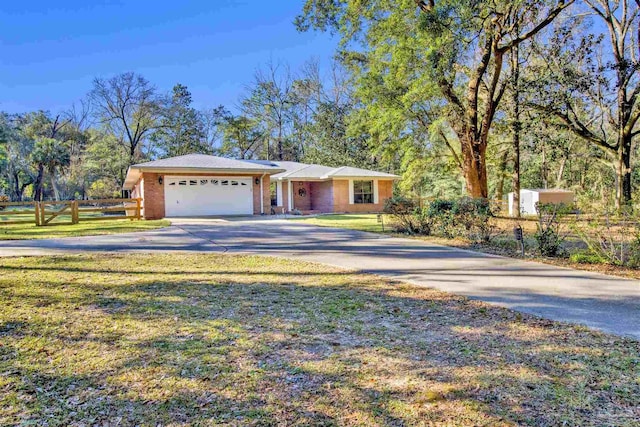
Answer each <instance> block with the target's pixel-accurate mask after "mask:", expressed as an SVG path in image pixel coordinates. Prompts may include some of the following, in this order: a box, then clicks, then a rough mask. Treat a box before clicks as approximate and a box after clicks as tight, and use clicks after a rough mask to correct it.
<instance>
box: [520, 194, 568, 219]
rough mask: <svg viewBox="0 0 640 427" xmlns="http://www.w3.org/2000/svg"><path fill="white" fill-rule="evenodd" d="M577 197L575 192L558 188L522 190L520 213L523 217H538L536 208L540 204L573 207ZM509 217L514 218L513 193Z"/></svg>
mask: <svg viewBox="0 0 640 427" xmlns="http://www.w3.org/2000/svg"><path fill="white" fill-rule="evenodd" d="M574 198H575V195H574V193H573V191H569V190H560V189H557V188H549V189H546V188H536V189H524V188H523V189H521V190H520V213H521V214H522V215H536V214H537V211H536V206H537V204H538V203H540V204H551V203H555V204H565V205H573V203H574ZM509 216H514V203H513V193H509Z"/></svg>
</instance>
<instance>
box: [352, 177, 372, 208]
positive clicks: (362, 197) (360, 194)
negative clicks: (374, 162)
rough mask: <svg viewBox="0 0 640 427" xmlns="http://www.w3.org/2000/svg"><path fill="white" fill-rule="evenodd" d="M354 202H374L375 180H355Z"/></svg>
mask: <svg viewBox="0 0 640 427" xmlns="http://www.w3.org/2000/svg"><path fill="white" fill-rule="evenodd" d="M353 203H358V204H364V203H373V181H353Z"/></svg>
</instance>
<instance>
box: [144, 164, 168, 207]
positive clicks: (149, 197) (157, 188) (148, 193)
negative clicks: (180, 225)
mask: <svg viewBox="0 0 640 427" xmlns="http://www.w3.org/2000/svg"><path fill="white" fill-rule="evenodd" d="M159 177H160V174H157V173H148V172H145V173H143V174H142V180H143V181H144V184H143V185H144V199H143V202H142V203H143V204H144V218H145V219H160V218H164V182H163V183H162V184H159V183H158V178H159Z"/></svg>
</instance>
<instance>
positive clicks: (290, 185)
mask: <svg viewBox="0 0 640 427" xmlns="http://www.w3.org/2000/svg"><path fill="white" fill-rule="evenodd" d="M397 179H399V177H398V176H396V175H392V174H388V173H383V172H376V171H371V170H366V169H358V168H352V167H339V168H331V167H328V166H321V165H309V164H303V163H296V162H271V161H259V160H234V159H227V158H223V157H216V156H209V155H204V154H188V155H185V156H178V157H170V158H166V159H161V160H155V161H152V162H146V163H140V164H137V165H133V166H130V167H129V170H128V171H127V176H126V178H125V182H124V185H123V189H124V190H127V191H129V192H130V194H131V197H134V198H135V197H140V198H142V199H143V209H144V210H143V212H144V217H145V218H147V219H157V218H164V217H181V216H182V217H185V216H208V215H260V214H270V213H286V212H292V211H295V210H297V211H300V212H305V213H306V212H317V213H331V212H379V211H381V210H382V209H383V207H384V203H385V201H386V200H387V199H388V198H389V197H391V195H392V192H393V182H394V181H395V180H397ZM272 194H273V197H272ZM272 202H273V206H272Z"/></svg>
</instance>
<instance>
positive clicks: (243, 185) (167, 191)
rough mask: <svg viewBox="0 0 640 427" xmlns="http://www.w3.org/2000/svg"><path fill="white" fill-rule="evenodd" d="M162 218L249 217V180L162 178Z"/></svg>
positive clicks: (250, 196) (251, 190) (251, 204)
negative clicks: (163, 180) (163, 216)
mask: <svg viewBox="0 0 640 427" xmlns="http://www.w3.org/2000/svg"><path fill="white" fill-rule="evenodd" d="M164 200H165V215H166V216H168V217H172V216H201V215H251V214H253V187H252V185H251V178H218V177H216V178H206V177H183V176H180V177H175V176H174V177H172V176H167V177H165V185H164Z"/></svg>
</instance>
